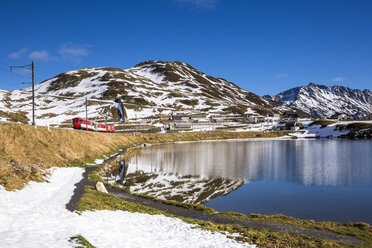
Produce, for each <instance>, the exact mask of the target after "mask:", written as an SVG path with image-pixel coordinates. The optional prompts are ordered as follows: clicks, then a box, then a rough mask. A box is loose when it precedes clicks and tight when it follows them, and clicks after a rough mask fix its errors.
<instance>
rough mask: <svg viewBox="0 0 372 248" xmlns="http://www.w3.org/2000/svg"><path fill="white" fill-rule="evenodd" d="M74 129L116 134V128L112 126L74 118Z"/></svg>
mask: <svg viewBox="0 0 372 248" xmlns="http://www.w3.org/2000/svg"><path fill="white" fill-rule="evenodd" d="M72 127H73V128H75V129H85V130H90V131H96V132H108V133H113V132H115V127H114V126H112V125H105V124H100V123H97V122H94V121H89V120H88V121H87V120H85V119H82V118H78V117H77V118H74V119H72Z"/></svg>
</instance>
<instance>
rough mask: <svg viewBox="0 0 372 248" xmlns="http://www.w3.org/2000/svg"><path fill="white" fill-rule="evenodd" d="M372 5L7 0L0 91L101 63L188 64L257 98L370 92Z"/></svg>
mask: <svg viewBox="0 0 372 248" xmlns="http://www.w3.org/2000/svg"><path fill="white" fill-rule="evenodd" d="M371 11H372V1H361V0H349V1H342V0H293V1H289V0H288V1H287V0H281V1H277V0H273V1H269V0H153V1H150V0H142V1H136V0H123V1H112V0H105V1H103V0H89V1H88V0H84V1H78V0H71V1H70V0H64V1H47V0H45V1H41V0H39V1H17V0H13V1H11V0H2V1H1V2H0V21H1V28H0V31H1V39H0V89H7V90H12V89H18V88H23V87H25V85H22V84H21V83H22V82H30V80H31V79H30V74H29V72H28V71H23V70H18V71H17V74H15V73H10V72H9V67H7V66H9V65H23V64H30V63H31V61H32V60H33V61H35V65H36V80H37V82H41V81H42V80H45V79H47V78H50V77H53V76H55V75H57V74H59V73H62V72H65V71H69V70H73V69H78V68H83V67H96V66H112V67H118V68H123V69H126V68H130V67H132V66H134V65H135V64H137V63H140V62H142V61H145V60H168V61H174V60H178V61H182V62H185V63H189V64H190V65H192V66H194V67H195V68H197V69H199V70H201V71H203V72H205V73H207V74H209V75H211V76H214V77H222V78H225V79H227V80H229V81H231V82H234V83H236V84H237V85H239V86H240V87H242V88H244V89H247V90H249V91H252V92H254V93H256V94H259V95H264V94H274V93H279V92H280V91H283V90H286V89H289V88H292V87H296V86H299V85H307V84H308V83H310V82H315V83H319V84H325V85H334V84H339V85H344V86H347V87H350V88H359V89H366V88H367V89H370V90H371V89H372V87H371V85H372V48H371V46H372V15H371V14H370V13H371Z"/></svg>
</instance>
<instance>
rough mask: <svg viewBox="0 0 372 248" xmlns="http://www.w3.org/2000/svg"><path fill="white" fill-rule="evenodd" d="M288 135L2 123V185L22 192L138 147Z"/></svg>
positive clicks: (0, 133)
mask: <svg viewBox="0 0 372 248" xmlns="http://www.w3.org/2000/svg"><path fill="white" fill-rule="evenodd" d="M286 134H287V132H268V133H261V132H244V133H238V132H234V133H227V132H226V133H224V132H198V133H180V134H141V135H122V134H106V133H97V132H86V131H81V130H72V129H71V130H69V129H58V128H49V129H48V128H46V127H39V126H38V127H33V126H30V125H24V124H15V123H0V185H2V186H4V187H5V188H6V189H7V190H15V189H21V188H23V186H24V185H25V183H27V182H29V181H42V180H43V178H44V176H45V173H46V171H47V170H46V169H48V168H50V167H54V166H58V167H61V166H84V165H85V164H86V163H87V162H88V163H89V161H93V160H94V159H95V158H99V157H102V156H104V155H107V154H111V153H115V152H117V150H118V149H119V148H121V147H124V146H130V145H133V144H136V143H165V142H179V141H200V140H225V139H245V138H274V137H280V136H285V135H286Z"/></svg>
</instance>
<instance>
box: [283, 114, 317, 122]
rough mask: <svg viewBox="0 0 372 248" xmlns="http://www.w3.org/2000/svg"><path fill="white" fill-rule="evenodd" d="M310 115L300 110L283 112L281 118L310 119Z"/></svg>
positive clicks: (296, 120) (289, 119) (299, 120)
mask: <svg viewBox="0 0 372 248" xmlns="http://www.w3.org/2000/svg"><path fill="white" fill-rule="evenodd" d="M311 118H312V116H311V115H309V114H307V113H305V112H302V111H291V112H285V113H284V114H283V119H284V120H286V121H292V122H301V121H310V120H311Z"/></svg>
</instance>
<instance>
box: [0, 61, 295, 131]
mask: <svg viewBox="0 0 372 248" xmlns="http://www.w3.org/2000/svg"><path fill="white" fill-rule="evenodd" d="M29 92H30V88H27V89H21V90H15V91H12V92H10V96H9V97H10V99H11V101H12V102H11V104H12V108H11V109H10V108H9V109H4V110H3V109H1V110H2V111H5V112H9V111H12V110H13V109H17V110H20V111H26V110H27V108H29V106H30V104H31V99H30V97H29V95H30V94H29ZM3 95H4V94H0V102H1V101H2V99H3V98H4V97H5V95H4V96H3ZM35 95H36V96H37V105H38V106H39V107H38V109H37V110H36V115H37V116H36V117H37V118H36V119H37V120H38V123H41V124H43V123H49V124H50V123H53V124H56V125H59V124H60V123H61V122H63V121H68V122H69V121H70V119H71V118H74V117H76V116H85V99H86V98H88V99H96V100H106V102H103V103H100V102H95V103H94V104H93V103H89V106H88V112H89V117H90V118H91V119H95V118H102V117H103V116H106V117H107V118H108V121H114V120H115V118H116V117H115V116H116V110H115V109H114V108H113V106H111V105H110V103H107V100H111V101H113V100H115V99H117V97H118V96H124V97H125V102H124V104H126V105H125V106H126V109H127V114H128V116H129V118H136V117H137V118H141V117H147V116H152V115H158V114H170V113H172V112H173V113H175V114H176V113H181V114H187V113H194V112H196V113H205V114H212V113H214V114H216V113H223V114H229V113H236V114H244V113H252V114H253V113H260V114H264V115H266V114H270V113H278V112H279V111H280V110H282V109H288V108H283V107H281V106H278V105H276V104H274V103H272V102H270V101H267V100H266V99H264V98H262V97H260V96H258V95H256V94H254V93H252V92H249V91H247V90H244V89H242V88H240V87H238V86H237V85H235V84H234V83H231V82H228V81H227V80H225V79H222V78H215V77H212V76H209V75H207V74H205V73H203V72H200V71H198V70H197V69H195V68H194V67H192V66H190V65H188V64H186V63H182V62H179V61H172V62H167V61H151V60H150V61H145V62H142V63H139V64H137V65H136V66H134V67H132V68H129V69H125V70H122V69H118V68H113V67H93V68H82V69H78V70H73V71H69V72H65V73H61V74H59V75H57V76H55V77H53V78H50V79H48V80H45V81H44V82H42V83H40V84H38V85H37V86H36V87H35ZM51 95H53V96H58V97H57V98H53V97H50V96H51ZM63 97H65V98H63ZM25 113H27V115H28V116H27V117H28V118H30V114H29V112H25ZM0 120H1V116H0Z"/></svg>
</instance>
